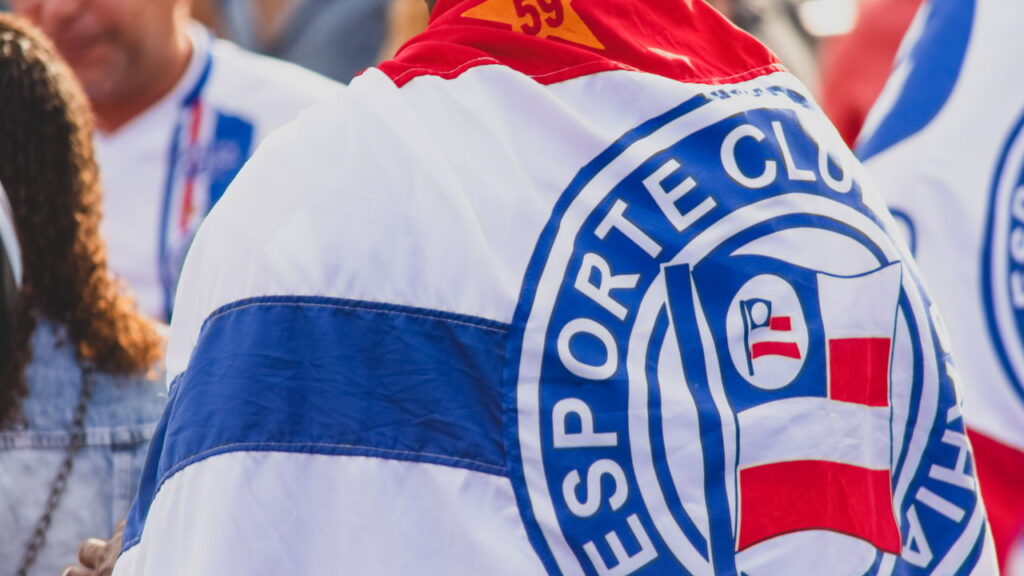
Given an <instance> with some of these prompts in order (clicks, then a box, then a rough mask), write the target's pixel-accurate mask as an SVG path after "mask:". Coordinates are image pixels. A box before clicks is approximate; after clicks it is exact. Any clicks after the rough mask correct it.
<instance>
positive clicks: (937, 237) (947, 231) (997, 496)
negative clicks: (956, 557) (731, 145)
mask: <svg viewBox="0 0 1024 576" xmlns="http://www.w3.org/2000/svg"><path fill="white" fill-rule="evenodd" d="M897 4H898V3H897ZM874 22H876V23H877V22H880V20H878V19H876V20H874ZM1022 30H1024V9H1022V6H1021V4H1020V3H1019V2H1006V1H1005V0H931V1H930V2H927V3H925V4H924V5H922V7H921V10H920V13H919V14H918V16H917V18H916V19H915V20H914V22H913V24H912V26H911V28H910V30H909V31H908V33H907V38H906V40H904V43H903V46H902V47H901V48H900V52H899V56H898V59H897V60H896V62H895V66H894V68H893V71H892V75H891V77H890V79H889V81H888V83H887V84H886V85H885V88H884V90H883V91H882V94H881V96H880V97H879V99H878V102H877V103H876V104H875V106H874V108H872V110H871V113H870V114H869V115H868V120H867V122H866V123H865V125H864V129H863V132H862V134H861V136H860V138H859V141H858V147H857V153H858V155H859V156H860V157H861V158H862V159H863V161H864V164H865V167H866V168H867V169H868V171H869V172H870V174H871V176H873V177H874V179H875V181H876V182H878V184H879V186H880V187H881V189H882V191H883V193H884V194H885V197H886V201H887V202H888V203H889V206H890V207H891V209H892V211H893V214H894V215H897V216H898V217H899V219H900V220H901V222H902V224H903V231H904V235H905V236H906V237H907V240H908V241H909V243H910V245H911V246H912V247H913V249H914V252H915V256H916V259H917V262H918V264H919V265H920V269H921V274H922V275H923V276H924V278H925V279H926V280H927V281H928V285H929V286H930V287H931V291H932V294H933V296H934V300H935V302H936V304H937V305H938V306H939V307H940V308H941V309H942V313H943V315H944V317H945V319H946V322H947V326H948V328H949V330H948V333H949V339H950V340H951V341H952V344H953V347H954V349H955V350H956V353H957V361H956V364H955V365H953V364H952V363H951V364H950V366H951V368H952V369H953V370H955V371H956V373H958V380H961V381H962V389H963V419H964V420H966V423H967V426H968V433H969V437H970V442H971V444H972V445H973V448H974V457H975V458H974V460H973V461H972V460H970V459H968V458H966V446H967V443H966V440H965V438H963V436H953V435H951V436H950V437H949V438H948V442H949V443H951V444H956V445H960V446H963V447H964V453H963V456H962V457H961V458H958V459H957V460H955V461H950V462H948V463H947V464H946V467H945V469H940V470H938V471H937V473H936V474H935V475H936V477H937V478H942V480H943V482H946V483H952V484H955V485H959V486H962V487H963V488H964V489H965V490H966V489H969V488H971V487H972V486H973V485H974V482H973V480H972V479H970V478H969V475H970V474H971V472H972V469H973V468H974V467H975V465H976V466H977V470H976V474H977V481H978V483H979V484H980V487H981V494H982V496H983V497H984V499H985V506H986V508H987V509H988V517H989V525H990V526H991V528H992V534H993V536H994V539H995V544H996V551H997V552H998V554H999V563H1000V566H1001V569H1002V571H1003V574H1005V575H1007V576H1020V575H1024V75H1021V74H1020V73H1019V72H1020V71H1021V70H1024V34H1022V32H1021V31H1022ZM947 417H948V418H949V419H959V418H960V414H959V411H957V412H955V413H953V412H951V413H950V414H949V415H948V416H947ZM940 504H941V503H940ZM920 519H921V522H928V523H931V524H933V525H935V526H952V525H955V524H957V523H958V522H963V520H964V516H963V509H962V508H961V507H960V505H959V503H958V502H956V501H948V502H947V503H946V504H943V505H941V506H939V507H938V508H933V509H927V508H926V507H924V506H922V507H921V516H920Z"/></svg>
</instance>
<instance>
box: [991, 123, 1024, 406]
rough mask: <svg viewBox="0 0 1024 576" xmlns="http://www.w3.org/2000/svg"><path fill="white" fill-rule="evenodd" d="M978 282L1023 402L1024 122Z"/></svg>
mask: <svg viewBox="0 0 1024 576" xmlns="http://www.w3.org/2000/svg"><path fill="white" fill-rule="evenodd" d="M986 240H987V246H986V248H985V256H984V259H983V264H982V266H983V271H982V284H983V286H984V295H985V309H986V310H985V311H986V315H987V317H988V326H989V331H990V335H991V338H992V342H993V344H994V345H995V348H996V350H997V351H998V353H999V359H1000V361H1001V363H1002V365H1003V370H1004V371H1005V372H1006V375H1007V378H1008V380H1009V381H1010V382H1011V383H1012V386H1013V387H1014V388H1015V389H1016V392H1017V393H1018V394H1019V395H1020V397H1021V399H1022V400H1024V118H1022V119H1021V121H1020V122H1018V124H1017V126H1016V127H1015V128H1014V130H1013V131H1012V133H1011V135H1010V138H1009V139H1008V140H1007V142H1006V145H1005V148H1004V150H1003V154H1002V157H1001V158H1000V161H999V166H998V169H997V171H996V176H995V179H994V180H993V182H992V199H991V204H990V207H989V222H988V235H987V239H986Z"/></svg>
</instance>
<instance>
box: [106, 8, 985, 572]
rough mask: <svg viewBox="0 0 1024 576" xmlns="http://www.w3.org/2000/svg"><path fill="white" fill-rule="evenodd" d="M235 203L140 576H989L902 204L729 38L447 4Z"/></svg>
mask: <svg viewBox="0 0 1024 576" xmlns="http://www.w3.org/2000/svg"><path fill="white" fill-rule="evenodd" d="M232 188H233V190H232V191H231V192H229V194H228V195H227V197H226V198H225V199H224V201H223V203H222V204H221V206H220V208H219V209H218V210H216V211H214V213H213V214H211V216H210V219H209V220H208V221H207V223H206V224H204V226H203V229H202V230H201V231H200V232H199V234H198V236H197V237H196V241H195V245H194V247H193V249H192V250H191V251H190V253H189V257H188V261H187V263H186V265H185V270H184V272H183V274H182V282H181V287H180V290H179V293H178V294H179V302H178V308H177V310H176V312H175V317H174V321H173V324H172V328H171V337H170V341H169V348H168V371H169V373H170V374H172V375H173V376H172V377H171V381H172V382H173V384H172V390H171V395H172V401H171V403H170V404H169V406H168V409H167V411H166V413H165V417H164V419H163V420H162V424H161V428H160V430H159V431H158V433H157V437H158V438H161V441H160V442H161V447H162V449H161V450H160V451H159V452H157V451H154V452H153V453H152V458H151V460H150V462H149V464H148V465H147V467H146V471H145V472H144V479H143V481H142V483H141V488H140V493H139V497H138V498H137V499H136V501H135V504H134V505H133V508H132V512H131V514H130V516H129V521H128V522H127V525H126V529H125V534H124V542H125V546H124V550H125V551H124V553H123V555H122V556H121V558H120V559H119V560H118V564H117V567H116V568H115V574H117V575H118V576H178V575H182V574H187V575H188V576H220V575H223V574H246V575H263V574H268V575H269V574H331V573H338V574H359V575H362V574H367V575H369V574H372V575H384V574H417V575H418V574H427V575H435V574H436V575H441V574H443V575H445V576H478V575H480V574H487V575H489V576H500V575H508V576H534V575H539V574H604V575H620V576H624V575H626V574H629V575H634V576H665V575H676V574H702V575H703V574H720V575H723V576H725V575H735V574H745V575H748V576H778V575H786V576H788V575H800V576H804V575H811V574H829V575H832V574H871V575H878V574H897V575H900V576H907V575H912V574H963V573H968V574H973V575H974V576H993V575H994V574H995V570H994V553H993V551H992V546H991V539H990V538H989V537H988V535H987V529H986V520H985V510H984V506H983V505H982V503H981V501H980V498H979V496H978V494H977V492H976V490H975V488H974V486H973V485H972V484H971V482H972V481H973V477H972V476H971V475H970V471H969V470H968V471H966V472H965V473H964V475H965V476H966V478H967V481H966V484H965V485H950V484H949V483H948V482H944V481H943V480H942V479H941V478H940V479H936V478H933V477H932V475H933V474H934V473H935V471H936V470H945V469H946V468H947V467H949V466H952V465H955V463H956V462H957V461H958V459H964V460H968V459H969V458H970V449H969V447H964V446H962V445H961V444H960V443H958V442H949V441H948V439H949V438H959V437H962V436H963V430H964V428H963V422H962V420H959V419H952V420H947V415H948V414H950V413H952V412H953V411H954V409H955V408H956V394H955V389H954V385H953V383H952V374H951V373H950V372H949V370H947V361H951V357H950V356H949V354H948V351H947V348H946V347H945V346H944V344H945V342H944V341H943V342H941V343H940V342H939V341H938V340H937V339H936V338H935V334H936V331H937V328H938V327H939V326H940V320H939V316H938V315H937V314H936V313H935V312H934V311H933V310H931V309H929V308H928V307H927V306H925V305H924V304H923V302H925V301H926V298H927V296H926V292H925V289H924V287H923V285H921V284H920V283H919V282H918V280H917V278H916V277H915V275H914V265H913V262H912V260H911V257H910V255H909V253H908V251H907V250H906V248H905V246H904V245H903V244H902V243H901V242H900V241H899V239H898V237H897V235H896V229H895V225H894V224H893V222H892V219H891V218H890V217H889V215H888V212H887V210H886V207H885V204H884V202H883V199H882V197H881V196H880V194H879V193H878V191H877V189H876V188H875V187H874V186H873V185H872V183H871V181H870V179H868V178H866V177H865V175H864V171H863V169H862V167H861V165H860V164H859V163H858V162H857V160H856V159H855V158H854V156H853V154H852V153H851V152H850V150H849V148H848V147H847V146H846V145H845V144H844V143H843V142H842V139H841V138H840V137H839V135H838V134H837V133H836V131H835V130H834V128H833V127H832V126H831V125H830V124H829V123H828V121H827V119H826V118H825V117H824V115H823V114H822V112H821V110H820V108H819V107H818V106H816V105H815V104H814V103H813V99H812V98H811V96H810V95H809V94H808V93H807V90H806V87H805V86H804V85H803V83H801V82H800V81H799V80H797V79H796V78H794V77H793V76H792V75H791V74H789V73H788V72H787V71H786V70H785V69H784V67H783V66H782V65H781V64H780V62H779V61H778V60H777V59H776V58H775V56H774V55H773V54H772V53H771V52H770V51H769V50H768V49H766V48H765V47H764V46H763V45H761V44H760V43H759V42H757V41H756V40H754V39H753V38H752V37H751V36H750V35H748V34H745V33H742V32H740V31H739V30H738V29H737V28H736V27H735V26H734V25H732V24H730V23H729V22H727V21H726V20H725V19H724V18H723V17H722V16H721V15H720V14H719V13H717V12H715V11H714V10H712V9H711V8H709V7H708V6H707V5H706V4H705V3H704V2H701V1H692V2H691V1H665V0H573V1H572V2H568V1H560V0H527V1H522V0H485V1H480V0H439V1H438V2H437V3H436V5H435V6H434V8H433V15H432V18H431V23H430V25H429V26H428V28H427V30H426V31H425V32H424V33H423V34H421V35H419V36H417V37H416V38H414V39H413V40H411V41H410V42H408V43H406V44H405V45H404V47H403V48H402V49H401V50H400V51H399V53H398V55H397V56H396V58H395V59H393V60H390V61H388V62H384V63H382V64H381V65H380V66H379V67H376V68H371V69H369V70H367V71H366V72H364V73H363V74H361V75H360V76H359V77H358V78H356V79H355V80H354V81H353V83H352V85H351V87H350V88H349V90H347V91H346V92H345V94H344V95H343V96H342V97H341V98H339V99H338V100H336V101H330V102H325V103H323V104H321V105H319V106H317V107H316V108H314V109H313V110H311V111H310V112H309V113H307V114H305V115H303V116H302V117H301V118H300V119H299V120H298V121H296V122H294V123H292V124H290V125H289V126H287V127H286V128H284V129H282V130H280V131H278V132H277V133H276V134H275V135H274V136H272V137H271V138H270V139H269V140H268V141H267V142H266V143H265V144H264V145H263V146H262V147H261V148H260V150H259V151H258V152H257V153H256V155H255V156H254V157H253V159H252V160H251V161H250V162H249V163H248V164H247V165H246V167H245V168H244V169H243V170H242V172H241V173H240V174H239V176H238V178H237V179H236V180H235V182H234V183H233V184H232ZM281 189H290V190H293V192H292V193H291V194H289V195H286V196H285V195H282V194H280V190H281ZM211 422H216V425H210V423H211ZM154 442H156V440H155V441H154ZM940 477H941V475H940ZM947 477H948V476H947ZM957 478H958V480H959V478H960V476H957ZM922 495H923V496H922ZM918 498H924V499H925V500H926V501H928V502H931V503H932V504H933V505H936V504H935V502H941V501H949V500H950V499H953V500H955V502H956V505H957V506H958V507H959V509H960V510H962V511H963V515H962V518H961V519H962V520H963V521H962V522H961V523H959V524H957V523H954V524H940V523H938V522H928V523H920V522H917V520H918V518H919V517H918V515H917V511H918V510H921V511H922V512H921V513H922V516H921V517H922V518H923V517H924V516H923V514H924V513H925V512H926V511H925V510H924V508H923V506H924V504H921V503H919V502H918ZM940 499H942V500H940ZM938 506H941V505H938ZM929 513H930V512H929ZM925 550H927V551H928V552H927V554H932V555H933V557H931V558H925V556H926V553H925ZM925 560H926V562H925ZM922 562H925V563H924V565H925V566H926V568H924V569H922V568H921V566H922ZM929 563H930V564H929Z"/></svg>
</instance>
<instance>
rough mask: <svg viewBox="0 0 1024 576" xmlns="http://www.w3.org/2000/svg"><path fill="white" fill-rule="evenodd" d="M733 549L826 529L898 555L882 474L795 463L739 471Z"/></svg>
mask: <svg viewBox="0 0 1024 576" xmlns="http://www.w3.org/2000/svg"><path fill="white" fill-rule="evenodd" d="M739 493H740V530H739V537H738V538H737V550H738V551H742V550H745V549H746V548H749V547H751V546H753V545H755V544H757V543H759V542H763V541H765V540H768V539H769V538H774V537H776V536H781V535H783V534H788V533H791V532H798V531H801V530H830V531H832V532H839V533H841V534H846V535H848V536H853V537H855V538H860V539H862V540H865V541H867V542H870V543H871V544H873V545H874V546H875V547H876V548H878V549H879V550H883V551H885V552H890V553H892V554H899V553H900V548H901V546H900V531H899V527H898V526H897V525H896V515H895V513H894V512H893V508H892V488H891V479H890V477H889V471H888V470H870V469H868V468H860V467H858V466H851V465H849V464H841V463H839V462H823V461H819V460H801V461H796V462H781V463H777V464H766V465H763V466H755V467H752V468H746V469H744V470H740V489H739Z"/></svg>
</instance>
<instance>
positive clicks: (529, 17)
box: [379, 0, 783, 86]
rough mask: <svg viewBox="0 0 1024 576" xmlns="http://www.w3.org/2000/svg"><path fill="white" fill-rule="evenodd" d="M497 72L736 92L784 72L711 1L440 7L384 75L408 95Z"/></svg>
mask: <svg viewBox="0 0 1024 576" xmlns="http://www.w3.org/2000/svg"><path fill="white" fill-rule="evenodd" d="M670 23H671V26H670V25H669V24H670ZM488 64H499V65H504V66H508V67H509V68H512V69H514V70H517V71H519V72H522V73H523V74H526V75H528V76H530V77H531V78H533V79H535V80H536V81H538V82H540V83H541V84H554V83H556V82H561V81H564V80H569V79H571V78H576V77H579V76H586V75H589V74H594V73H596V72H604V71H607V70H636V71H642V72H649V73H651V74H657V75H659V76H665V77H667V78H672V79H675V80H678V81H680V82H692V83H700V84H731V83H736V82H742V81H744V80H750V79H753V78H756V77H758V76H762V75H765V74H770V73H772V72H778V71H780V70H783V67H782V65H781V64H780V63H779V61H778V59H777V58H776V57H775V56H774V55H773V54H772V53H771V52H770V51H769V50H768V49H767V48H765V47H764V46H763V45H761V43H760V42H758V41H757V40H755V39H754V38H753V37H751V36H750V35H748V34H747V33H745V32H743V31H742V30H740V29H738V28H736V27H735V26H734V25H733V24H731V23H730V22H729V21H728V20H726V19H725V18H724V17H723V16H722V15H720V14H719V13H718V12H716V11H715V10H714V9H713V8H711V7H710V6H708V5H707V4H706V3H705V2H704V0H439V2H438V4H437V6H436V7H435V8H434V12H433V14H432V15H431V21H430V25H429V26H428V27H427V30H426V31H425V32H424V33H422V34H420V35H419V36H416V37H415V38H413V39H412V40H410V41H409V42H408V43H406V44H405V46H403V47H402V49H401V50H400V51H399V53H398V56H397V57H396V58H395V59H394V60H391V61H388V62H384V63H383V64H381V65H380V67H379V68H380V69H381V70H382V71H383V72H384V73H385V74H387V75H388V76H389V77H390V78H391V79H392V81H394V82H395V84H396V85H398V86H403V85H405V84H406V83H408V82H409V81H411V80H413V79H414V78H418V77H420V76H437V77H440V78H445V79H451V78H456V77H458V76H459V75H460V74H462V73H463V72H465V71H466V70H469V69H471V68H475V67H477V66H483V65H488Z"/></svg>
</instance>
